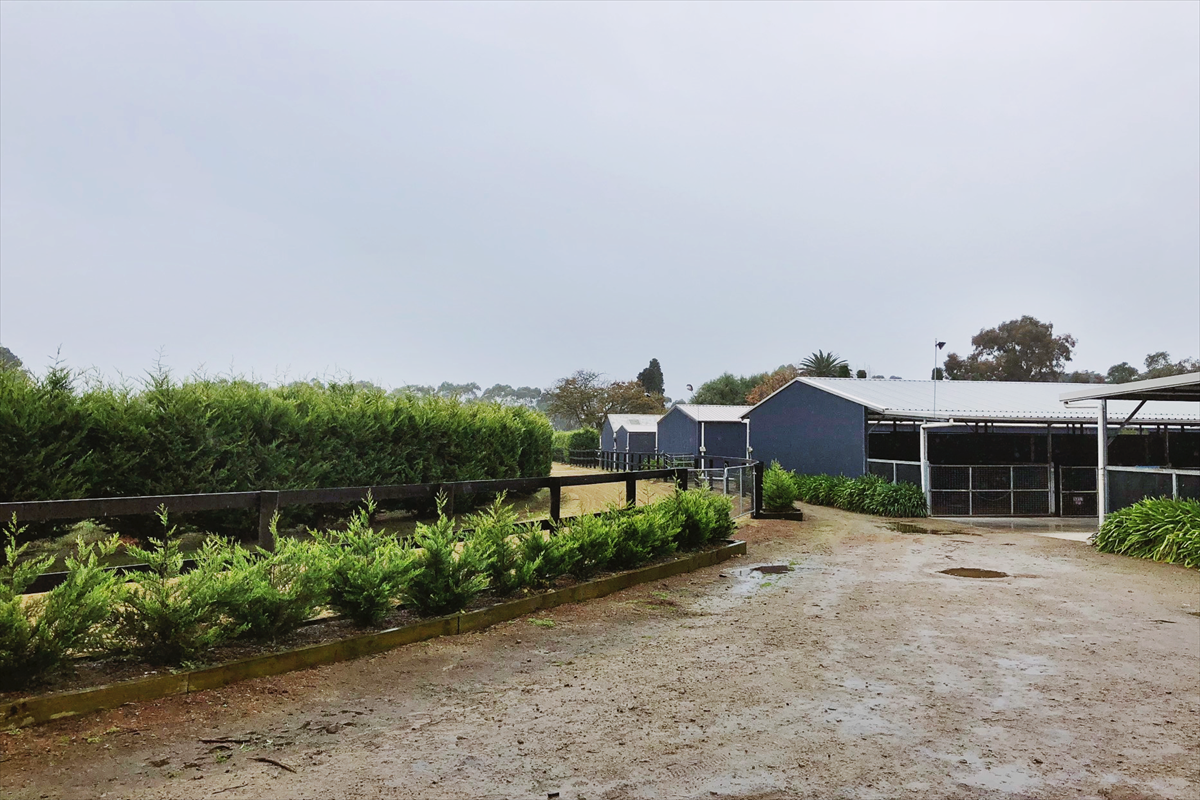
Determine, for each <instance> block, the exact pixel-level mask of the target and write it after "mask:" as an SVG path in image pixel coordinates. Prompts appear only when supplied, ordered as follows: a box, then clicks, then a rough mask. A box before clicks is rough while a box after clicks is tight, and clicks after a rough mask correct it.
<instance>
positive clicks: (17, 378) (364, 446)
mask: <svg viewBox="0 0 1200 800" xmlns="http://www.w3.org/2000/svg"><path fill="white" fill-rule="evenodd" d="M74 384H75V380H74V379H73V376H72V375H71V374H70V373H69V372H68V371H66V370H63V369H54V370H51V371H50V372H49V374H47V375H46V377H44V378H41V379H36V378H28V377H27V376H25V375H24V374H23V373H21V372H19V371H16V370H0V501H12V500H57V499H69V498H76V497H122V496H137V495H158V494H175V493H193V492H234V491H254V490H258V489H311V488H326V487H335V486H369V485H384V484H403V483H434V482H441V481H460V480H482V479H499V478H517V477H539V476H544V475H548V474H549V472H550V442H551V436H552V430H551V427H550V423H549V421H548V420H547V419H546V418H545V416H543V415H542V414H540V413H538V412H536V411H531V410H529V409H526V408H523V407H515V408H514V407H503V406H499V405H492V404H485V403H470V404H461V403H458V402H457V401H454V400H447V399H443V398H436V397H430V398H414V397H408V396H401V397H395V396H389V395H387V394H384V393H383V392H382V391H380V390H378V389H372V388H363V387H361V386H357V385H353V384H329V385H313V384H306V383H297V384H292V385H289V386H285V387H278V388H268V387H265V386H263V385H260V384H256V383H252V382H250V381H245V380H188V381H184V382H177V381H174V380H172V379H171V377H170V376H169V375H167V374H158V375H154V376H151V377H150V378H149V379H147V381H146V382H145V383H144V385H142V386H141V387H138V388H136V389H135V388H131V387H129V386H113V385H91V386H88V387H85V388H83V389H82V390H77V389H76V387H75V385H74ZM244 516H245V515H239V514H237V513H233V512H221V513H219V514H211V515H206V517H205V518H204V521H205V522H207V523H209V528H210V529H214V528H222V527H227V526H229V525H233V524H235V523H236V525H238V526H241V525H245V524H247V523H248V518H247V519H241V517H244ZM136 524H141V525H144V524H145V523H144V522H142V523H136Z"/></svg>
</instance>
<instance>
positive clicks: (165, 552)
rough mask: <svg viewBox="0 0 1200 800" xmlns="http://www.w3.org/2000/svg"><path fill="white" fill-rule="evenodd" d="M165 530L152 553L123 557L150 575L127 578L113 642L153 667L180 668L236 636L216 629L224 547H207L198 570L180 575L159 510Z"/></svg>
mask: <svg viewBox="0 0 1200 800" xmlns="http://www.w3.org/2000/svg"><path fill="white" fill-rule="evenodd" d="M158 516H159V520H160V522H161V523H162V526H163V528H165V529H166V533H165V534H164V538H163V539H155V540H152V544H153V547H152V548H149V549H142V548H140V547H135V546H132V545H131V546H128V547H126V550H127V552H128V553H129V554H130V555H132V556H133V557H134V558H136V559H138V560H139V561H141V562H143V563H145V564H146V565H147V566H148V567H149V570H148V571H146V572H136V573H133V574H131V575H128V576H126V577H127V578H128V581H129V586H127V587H126V588H124V589H122V590H121V592H120V593H119V595H118V603H117V612H116V629H115V635H116V641H117V646H118V647H120V648H121V649H123V650H126V651H128V652H131V653H133V654H134V655H136V656H138V657H140V658H143V659H145V660H146V661H149V662H150V663H152V664H178V663H180V662H182V661H185V660H187V659H190V658H193V657H195V656H196V655H197V654H199V653H202V652H203V651H204V650H206V649H207V648H209V647H212V646H213V645H214V644H216V643H218V642H219V641H221V640H222V639H223V638H224V637H225V635H226V634H227V633H236V631H229V630H228V629H227V628H225V627H223V626H221V625H219V624H218V622H219V614H220V611H219V605H218V600H219V595H218V591H217V589H218V584H217V580H216V573H217V571H219V570H220V568H221V564H222V563H223V562H224V561H225V550H226V549H227V545H224V544H222V543H218V541H216V540H212V539H210V540H209V541H207V542H206V543H205V545H204V547H203V549H202V550H201V551H200V552H199V553H197V554H196V568H195V569H193V570H192V571H190V572H188V573H186V574H185V573H183V554H182V553H181V552H180V550H179V543H178V542H177V541H175V540H173V539H172V536H173V534H174V533H175V529H174V528H168V520H167V512H166V509H162V508H160V509H159V514H158Z"/></svg>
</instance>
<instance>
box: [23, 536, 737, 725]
mask: <svg viewBox="0 0 1200 800" xmlns="http://www.w3.org/2000/svg"><path fill="white" fill-rule="evenodd" d="M745 553H746V543H745V542H743V541H727V543H726V544H725V545H724V546H722V547H719V548H717V549H716V550H708V551H706V552H702V553H693V554H691V555H689V556H685V557H683V558H679V559H676V560H674V561H668V562H666V563H665V564H654V565H653V566H649V567H643V568H641V569H635V570H630V571H629V572H622V573H618V574H616V575H610V576H608V577H607V578H600V579H598V580H594V581H588V582H586V583H580V584H577V585H575V586H569V587H567V588H565V589H557V590H555V591H551V592H546V593H545V594H539V595H534V596H532V597H525V598H522V599H520V600H513V601H510V602H507V603H500V604H498V605H494V606H490V607H488V608H483V609H479V610H478V611H469V612H467V613H464V614H453V615H451V616H447V617H438V618H437V619H430V620H423V621H421V622H415V623H413V624H412V625H405V626H404V627H402V628H392V629H390V630H386V631H380V632H378V633H368V634H364V635H362V636H355V637H352V638H350V639H341V640H339V641H336V642H326V643H325V644H315V645H309V646H308V647H301V648H299V649H297V650H288V651H287V652H284V653H272V654H270V655H265V656H257V657H255V658H248V659H245V660H242V661H234V662H231V663H229V664H221V665H219V666H215V667H206V668H204V669H198V670H192V671H190V672H180V673H176V674H172V675H152V676H150V677H146V678H137V679H134V680H131V681H122V682H121V683H112V684H108V685H105V686H94V687H91V688H88V689H79V690H76V691H71V692H59V693H56V694H48V695H40V696H34V697H24V698H20V699H17V700H12V701H9V702H7V703H3V704H0V726H2V727H5V728H8V727H13V726H16V727H25V726H28V725H40V724H41V723H44V722H50V721H52V720H56V719H61V718H63V717H72V716H77V715H79V714H86V713H89V712H92V711H100V710H102V709H106V708H116V707H117V706H120V705H123V704H125V703H131V702H145V701H148V700H157V699H159V698H162V697H169V696H171V695H176V694H187V693H188V692H199V691H202V690H204V689H215V688H218V687H221V686H227V685H228V684H231V683H236V682H237V681H243V680H249V679H250V678H262V677H266V676H269V675H281V674H283V673H285V672H292V671H293V670H298V669H307V668H309V667H316V666H321V665H323V664H335V663H337V662H339V661H348V660H351V659H354V658H359V657H361V656H366V655H373V654H375V653H382V652H384V651H386V650H392V649H394V648H397V647H403V646H404V645H406V644H413V643H414V642H422V641H426V640H428V639H435V638H437V637H439V636H454V635H456V634H460V633H468V632H470V631H477V630H483V629H484V628H487V627H490V626H492V625H495V624H497V623H499V622H507V621H508V620H511V619H516V618H518V617H522V616H525V615H526V614H532V613H533V612H535V611H539V610H541V609H548V608H554V607H556V606H561V605H566V604H568V603H578V602H581V601H583V600H592V599H595V598H599V597H605V596H607V595H610V594H612V593H614V592H619V591H621V590H622V589H628V588H629V587H631V586H636V585H638V584H640V583H650V582H651V581H657V580H662V579H664V578H669V577H671V576H672V575H679V574H681V573H684V572H692V571H695V570H697V569H702V568H703V567H708V566H712V565H713V564H717V563H720V562H722V561H726V560H728V559H730V558H732V557H734V556H737V555H745Z"/></svg>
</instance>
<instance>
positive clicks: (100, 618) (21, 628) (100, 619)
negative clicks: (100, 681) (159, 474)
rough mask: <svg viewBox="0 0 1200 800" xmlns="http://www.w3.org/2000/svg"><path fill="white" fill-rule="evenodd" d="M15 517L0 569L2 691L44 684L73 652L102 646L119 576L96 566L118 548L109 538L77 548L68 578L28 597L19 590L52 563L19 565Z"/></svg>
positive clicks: (19, 532) (20, 549) (18, 530)
mask: <svg viewBox="0 0 1200 800" xmlns="http://www.w3.org/2000/svg"><path fill="white" fill-rule="evenodd" d="M22 533H23V531H22V529H21V528H19V527H17V523H16V519H15V518H14V519H13V521H12V524H11V525H10V526H9V528H8V530H7V531H6V536H7V540H8V541H7V544H6V545H5V548H4V556H5V559H4V561H5V563H4V566H2V567H0V689H17V688H21V687H22V686H26V685H28V684H30V683H36V682H40V681H43V680H45V679H47V678H49V677H51V676H52V675H53V674H54V673H55V672H58V671H60V670H61V669H63V668H64V667H65V666H66V665H67V664H68V663H69V661H68V659H69V658H70V656H71V655H72V654H73V653H76V652H80V651H84V650H90V649H94V648H97V647H103V646H105V644H106V641H105V630H104V627H103V626H104V623H105V622H107V621H108V619H109V616H110V614H111V611H112V607H113V601H114V599H115V597H116V594H117V586H118V578H117V576H116V575H115V574H114V573H113V572H112V571H110V570H106V569H104V568H103V567H101V565H100V559H101V558H103V557H104V556H108V555H111V554H112V553H113V552H114V551H115V550H116V548H117V539H116V537H113V538H112V539H108V540H106V541H104V542H101V543H98V544H95V545H84V544H80V545H79V546H78V548H77V550H76V553H75V555H74V556H71V557H69V558H67V579H66V581H64V582H63V583H61V584H59V585H58V586H56V587H54V588H53V589H51V590H50V591H49V592H47V593H46V594H45V595H43V596H41V597H38V598H34V599H26V598H25V597H23V596H22V594H21V592H23V591H24V590H25V589H27V588H28V587H29V585H30V584H31V583H32V582H33V580H34V579H35V578H36V577H37V576H38V575H39V574H41V572H42V571H43V570H45V569H46V567H47V566H49V564H50V562H51V559H45V558H43V559H34V560H31V561H27V562H25V563H24V564H21V563H19V560H20V557H21V555H22V554H23V553H24V550H25V547H26V546H27V545H21V546H20V547H18V546H17V538H18V537H19V536H21V535H22Z"/></svg>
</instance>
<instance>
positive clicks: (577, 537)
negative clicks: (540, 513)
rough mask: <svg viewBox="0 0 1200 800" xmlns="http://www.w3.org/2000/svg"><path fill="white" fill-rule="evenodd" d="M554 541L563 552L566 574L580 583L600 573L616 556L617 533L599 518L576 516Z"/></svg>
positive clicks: (556, 534) (560, 530) (603, 519)
mask: <svg viewBox="0 0 1200 800" xmlns="http://www.w3.org/2000/svg"><path fill="white" fill-rule="evenodd" d="M568 525H569V527H567V528H565V529H559V530H558V531H557V532H556V533H555V535H554V537H553V539H554V542H555V544H556V545H557V547H559V548H560V550H561V552H562V557H563V559H564V560H565V567H566V571H567V572H568V573H570V574H571V575H574V576H575V577H576V578H579V579H580V580H587V579H588V578H590V577H592V576H593V575H595V574H596V573H597V572H600V571H601V570H602V569H604V568H605V567H607V566H608V563H609V561H610V560H611V559H612V557H613V548H614V530H613V528H612V526H610V525H609V524H608V520H607V519H605V518H604V517H602V516H600V517H597V516H591V515H588V516H581V517H576V518H575V519H573V520H571V521H570V523H568Z"/></svg>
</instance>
